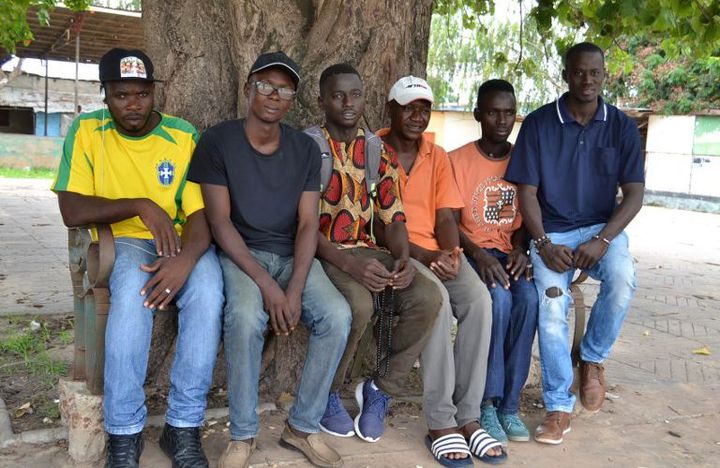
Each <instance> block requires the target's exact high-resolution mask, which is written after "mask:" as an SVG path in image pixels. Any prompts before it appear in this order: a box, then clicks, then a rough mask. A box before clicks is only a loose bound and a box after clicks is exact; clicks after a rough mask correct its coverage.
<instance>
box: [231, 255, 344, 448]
mask: <svg viewBox="0 0 720 468" xmlns="http://www.w3.org/2000/svg"><path fill="white" fill-rule="evenodd" d="M250 252H251V253H252V255H253V257H255V260H257V262H258V263H259V264H260V265H261V266H262V267H263V268H265V269H266V270H267V272H268V273H269V274H270V276H272V277H273V278H274V279H275V280H276V281H277V282H278V284H279V285H280V287H281V288H283V289H285V288H286V287H287V283H288V281H289V280H290V276H291V275H292V268H293V257H281V256H279V255H276V254H274V253H270V252H265V251H261V250H255V249H250ZM219 257H220V265H221V266H222V271H223V276H224V278H225V295H226V296H227V304H226V305H225V318H224V322H225V325H224V335H223V336H224V342H225V343H224V344H225V358H226V361H227V375H228V398H229V401H230V438H231V439H232V440H245V439H251V438H254V437H257V435H258V430H259V424H258V416H257V413H256V412H255V408H256V407H257V404H258V381H259V379H260V364H261V361H262V351H263V344H264V343H265V333H266V332H267V329H268V322H269V320H270V316H269V315H268V314H267V312H265V310H263V299H262V295H261V293H260V288H258V286H257V284H256V283H255V282H254V281H253V280H252V278H250V277H249V276H248V275H246V274H245V272H243V271H242V270H241V269H240V268H239V267H238V266H237V265H236V264H235V262H233V261H232V260H231V259H230V258H229V257H228V256H226V255H225V254H224V253H223V252H220V255H219ZM300 320H301V321H302V323H303V324H304V325H305V326H306V327H307V328H308V329H309V330H310V342H309V343H308V350H307V354H306V356H305V366H304V367H303V373H302V377H301V378H300V384H299V387H298V391H297V396H296V397H295V403H294V404H293V406H292V408H291V409H290V415H289V418H288V422H289V423H290V425H291V426H292V427H293V428H295V429H297V430H299V431H303V432H310V433H314V432H318V431H319V430H320V419H321V418H322V416H323V413H324V412H325V406H326V405H327V398H328V394H329V393H330V384H331V383H332V379H333V376H334V375H335V369H336V368H337V366H338V363H339V362H340V357H341V356H342V354H343V351H344V350H345V344H346V342H347V336H348V333H349V332H350V321H351V320H352V315H351V313H350V306H349V305H348V304H347V302H346V301H345V298H343V296H342V295H341V294H340V293H339V292H338V290H337V289H335V286H333V284H332V283H331V282H330V280H329V279H328V277H327V276H326V275H325V271H323V268H322V266H320V262H318V261H317V260H313V262H312V266H311V267H310V271H309V272H308V276H307V280H306V281H305V289H304V290H303V295H302V315H301V317H300Z"/></svg>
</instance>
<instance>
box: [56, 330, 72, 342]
mask: <svg viewBox="0 0 720 468" xmlns="http://www.w3.org/2000/svg"><path fill="white" fill-rule="evenodd" d="M58 339H59V340H60V343H62V344H64V345H69V344H70V343H72V342H73V341H75V333H74V332H73V331H72V330H62V331H61V332H60V333H58Z"/></svg>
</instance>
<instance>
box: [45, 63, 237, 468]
mask: <svg viewBox="0 0 720 468" xmlns="http://www.w3.org/2000/svg"><path fill="white" fill-rule="evenodd" d="M100 82H101V83H102V86H103V88H104V90H105V94H106V97H105V99H104V102H105V104H107V110H106V109H105V108H103V109H102V110H97V111H94V112H91V113H87V114H82V115H80V116H79V117H78V118H77V119H76V120H75V122H74V123H73V125H72V127H71V128H70V131H69V132H68V135H67V138H66V139H65V145H64V148H63V154H62V160H61V162H60V168H59V169H58V174H57V179H56V180H55V183H54V184H53V191H55V192H56V193H57V195H58V201H59V204H60V212H61V214H62V217H63V221H64V222H65V224H66V225H67V226H84V225H88V224H92V223H111V224H112V231H113V236H114V237H115V264H114V266H113V270H112V273H111V275H110V295H111V296H112V304H111V305H110V315H109V317H108V322H107V330H106V333H105V398H104V413H105V430H106V431H107V433H108V436H109V437H108V450H107V462H106V467H137V466H139V460H140V454H141V452H142V449H143V439H142V430H143V426H144V425H145V420H146V416H147V408H146V406H145V392H144V389H143V383H144V382H145V374H146V371H147V362H148V353H149V351H150V337H151V333H152V324H153V313H154V311H155V310H157V309H164V308H166V307H167V306H168V305H169V304H170V301H172V300H174V301H175V302H176V304H177V306H178V308H179V310H180V312H179V314H178V337H177V348H176V352H175V360H174V362H173V366H172V370H171V373H170V383H171V386H170V394H169V396H168V409H167V414H166V416H165V420H166V424H165V429H164V431H163V433H162V435H161V437H160V447H161V448H162V449H163V451H164V452H165V453H166V454H167V455H168V456H169V457H170V458H172V461H173V466H193V467H206V466H208V465H207V459H206V457H205V454H204V453H203V450H202V447H201V445H200V433H199V427H200V426H201V425H202V423H203V418H204V415H205V406H206V396H207V392H208V389H209V388H210V383H211V380H212V371H213V367H214V365H215V357H216V354H217V350H218V344H219V340H220V332H221V329H222V321H221V316H222V305H223V301H224V299H223V284H222V272H221V270H220V265H219V263H218V259H217V257H216V255H215V250H214V248H213V247H212V246H211V245H210V239H211V237H210V230H209V228H208V225H207V222H206V220H205V215H204V209H203V208H204V207H203V200H202V196H201V193H200V186H199V185H197V184H195V183H192V182H187V181H186V180H185V174H186V172H187V168H188V165H189V163H190V157H191V155H192V153H193V150H194V148H195V143H196V140H197V133H196V131H195V129H194V128H193V126H192V125H191V124H189V123H188V122H186V121H184V120H182V119H179V118H176V117H172V116H169V115H165V114H161V113H159V112H157V111H154V110H153V109H152V106H153V97H154V96H153V92H154V77H153V64H152V62H151V61H150V58H149V57H148V56H147V55H145V54H144V53H143V52H142V51H140V50H123V49H112V50H110V51H109V52H107V53H106V54H105V55H104V56H103V57H102V59H101V60H100Z"/></svg>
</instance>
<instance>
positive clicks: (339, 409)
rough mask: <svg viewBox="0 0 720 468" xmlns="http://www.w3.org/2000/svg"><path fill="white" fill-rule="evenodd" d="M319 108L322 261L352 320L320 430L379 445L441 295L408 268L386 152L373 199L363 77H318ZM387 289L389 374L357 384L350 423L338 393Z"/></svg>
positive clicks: (352, 73) (341, 69)
mask: <svg viewBox="0 0 720 468" xmlns="http://www.w3.org/2000/svg"><path fill="white" fill-rule="evenodd" d="M318 102H319V104H320V107H321V108H322V110H323V111H324V112H325V124H324V126H323V127H322V131H323V132H324V135H325V137H326V139H327V141H328V143H329V147H330V152H331V157H332V175H331V177H330V182H329V184H328V187H327V189H326V190H325V192H324V193H323V195H322V197H321V199H320V232H321V235H320V236H319V240H318V250H317V255H318V257H320V259H321V262H322V265H323V267H324V268H325V271H326V272H327V274H328V276H329V277H330V280H331V281H332V282H333V283H334V284H335V286H336V287H337V288H338V289H339V290H340V292H341V293H342V294H343V295H344V296H345V298H346V299H347V301H348V303H349V304H350V308H351V310H352V315H353V322H352V327H351V330H350V335H349V337H348V343H347V348H346V349H345V353H344V354H343V357H342V359H341V361H340V365H339V366H338V369H337V371H336V374H335V379H334V381H333V384H332V386H331V391H330V396H329V398H328V403H327V408H326V410H325V415H324V416H323V419H322V421H321V428H322V429H323V430H324V431H325V432H328V433H330V434H333V435H336V436H339V437H351V436H352V435H354V434H355V433H357V435H358V436H359V437H360V438H362V439H363V440H365V441H368V442H376V441H378V440H379V439H380V437H381V436H382V434H383V432H384V429H385V427H384V421H385V416H386V414H387V410H388V405H389V403H390V399H391V396H393V395H398V394H400V393H401V392H402V386H403V382H404V380H405V379H406V377H407V374H408V373H409V372H410V370H411V369H412V366H413V364H414V363H415V361H416V360H417V358H418V357H419V356H420V352H421V351H422V350H423V348H424V347H425V342H426V341H427V339H428V338H429V332H430V330H431V329H432V325H433V323H434V321H435V318H436V317H437V313H438V310H439V309H440V302H441V297H440V293H439V291H438V288H437V287H436V286H435V285H434V284H433V283H432V282H431V281H430V280H428V279H427V278H425V277H422V276H420V275H415V274H414V273H415V271H414V269H413V267H412V266H411V265H410V263H409V245H408V234H407V229H406V227H405V214H404V212H403V206H402V202H401V200H400V197H399V196H398V194H399V188H398V172H397V160H394V159H391V158H390V157H389V155H388V153H387V151H386V150H385V148H384V147H383V148H382V149H381V154H380V158H381V159H380V165H379V180H378V182H377V184H376V192H377V194H376V195H375V196H373V195H372V194H370V193H368V189H367V186H366V181H365V177H366V174H365V164H366V162H367V161H366V157H365V156H366V153H365V145H366V136H367V137H369V136H370V135H368V134H367V132H368V130H365V129H363V128H361V127H360V125H359V122H360V118H361V117H362V115H363V112H364V111H365V93H364V90H363V84H362V81H361V79H360V75H359V74H358V72H357V71H356V70H355V69H354V68H353V67H352V66H351V65H348V64H337V65H333V66H330V67H328V68H327V69H325V70H324V71H323V73H322V75H321V76H320V96H319V98H318ZM375 233H378V234H381V237H382V238H383V239H384V242H382V243H381V245H379V243H376V241H375V237H374V234H375ZM388 287H389V289H386V288H388ZM384 290H385V291H386V293H385V294H387V295H389V294H393V295H394V298H395V299H394V302H395V312H396V313H397V314H398V316H399V321H398V323H397V326H396V327H395V329H394V334H393V336H392V346H391V349H389V350H387V355H386V356H385V357H384V360H383V361H382V362H381V365H380V368H381V369H382V368H383V367H384V366H385V365H387V367H386V369H387V373H385V374H384V375H382V372H381V373H380V374H381V375H376V376H375V378H373V379H368V380H366V381H364V382H362V383H360V384H358V386H357V388H356V390H355V398H356V399H357V401H358V405H359V407H360V414H358V415H357V417H356V418H355V421H354V424H353V420H352V419H351V418H350V415H349V414H348V413H347V411H346V410H345V408H344V407H343V406H342V403H341V401H340V395H339V390H340V387H341V386H342V383H343V381H344V379H345V372H346V370H347V368H348V364H349V363H350V360H351V359H352V357H353V355H354V354H355V349H356V347H357V344H358V341H359V340H360V338H361V337H362V335H363V333H364V331H365V328H366V327H367V324H368V322H369V321H370V319H371V317H372V315H373V310H374V307H373V294H374V293H380V292H382V291H384ZM387 291H392V293H389V292H387ZM387 360H389V362H386V361H387Z"/></svg>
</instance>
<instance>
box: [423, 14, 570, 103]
mask: <svg viewBox="0 0 720 468" xmlns="http://www.w3.org/2000/svg"><path fill="white" fill-rule="evenodd" d="M515 19H516V21H511V20H510V19H505V20H500V19H497V18H496V19H495V20H494V21H493V22H491V23H488V25H487V26H484V27H482V32H480V31H478V29H477V28H476V29H466V28H465V24H466V23H467V21H466V19H465V17H464V16H463V14H461V13H459V12H455V13H451V14H449V15H441V14H439V13H435V14H434V15H433V20H432V25H431V29H430V47H429V53H428V81H429V83H430V85H431V86H432V88H433V91H434V92H435V95H436V96H435V97H436V101H437V102H440V103H445V104H450V105H461V106H464V107H465V108H466V109H470V108H472V107H473V105H474V100H475V93H476V91H477V87H478V85H479V84H480V83H481V82H482V81H485V80H488V79H491V78H503V79H506V80H508V81H510V82H511V83H512V84H513V85H514V86H515V92H516V95H517V97H518V104H519V106H520V107H519V109H518V110H519V111H520V112H522V113H526V112H527V111H529V110H532V109H534V108H535V107H538V106H539V105H540V104H542V103H544V102H546V101H548V100H549V99H551V98H553V97H555V96H557V94H558V93H559V92H560V91H561V90H562V89H563V83H562V81H561V79H560V61H559V59H558V57H557V55H556V54H555V52H554V49H552V48H550V49H549V48H548V44H547V43H546V42H544V41H542V40H541V38H540V36H539V34H538V32H537V29H536V28H535V24H534V19H533V18H532V17H525V19H524V22H523V24H522V25H521V24H519V21H517V19H518V18H515ZM521 26H522V27H521Z"/></svg>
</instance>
